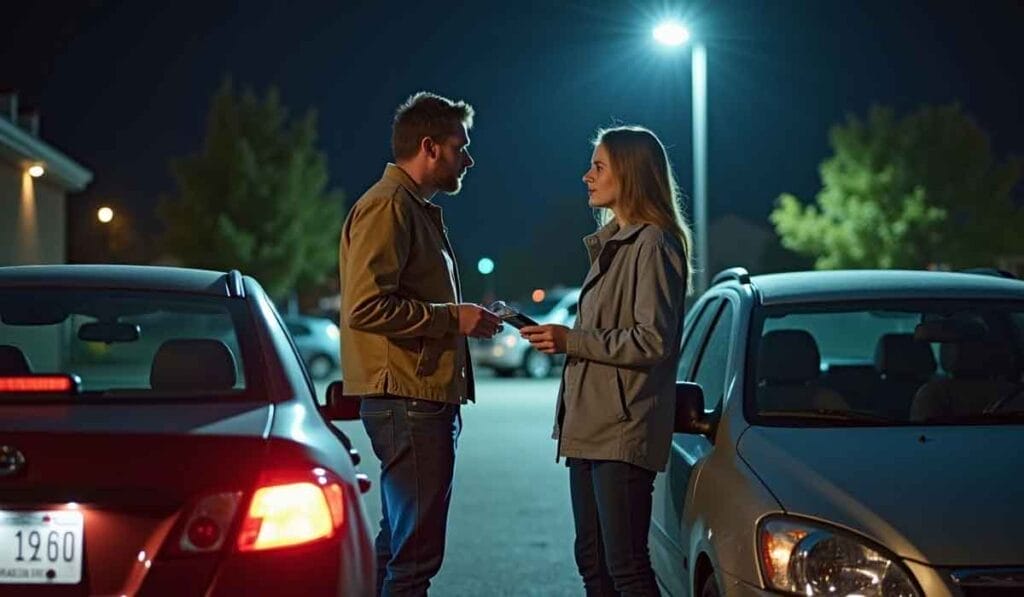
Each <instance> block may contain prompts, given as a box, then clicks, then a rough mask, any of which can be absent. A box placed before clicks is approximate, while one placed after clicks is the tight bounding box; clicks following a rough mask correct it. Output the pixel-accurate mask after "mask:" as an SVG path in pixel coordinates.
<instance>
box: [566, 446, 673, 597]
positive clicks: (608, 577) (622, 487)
mask: <svg viewBox="0 0 1024 597" xmlns="http://www.w3.org/2000/svg"><path fill="white" fill-rule="evenodd" d="M567 464H568V465H569V492H570V494H571V495H572V515H573V520H574V522H575V523H576V544H575V550H576V566H577V567H578V568H579V572H580V576H582V577H583V587H584V589H586V592H587V596H588V597H604V596H606V595H608V596H618V595H631V596H636V597H639V596H644V597H647V596H650V595H659V594H660V592H659V591H658V583H657V581H656V580H655V579H654V570H652V569H651V558H650V553H649V552H648V550H647V533H648V532H649V531H650V528H651V494H652V492H653V491H654V474H655V473H654V472H653V471H649V470H647V469H644V468H641V467H639V466H634V465H632V464H627V463H625V462H616V461H610V460H585V459H582V458H569V459H568V460H567Z"/></svg>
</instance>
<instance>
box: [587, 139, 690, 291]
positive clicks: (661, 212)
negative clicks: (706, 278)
mask: <svg viewBox="0 0 1024 597" xmlns="http://www.w3.org/2000/svg"><path fill="white" fill-rule="evenodd" d="M598 145H603V146H604V148H605V149H606V150H607V151H608V156H609V159H610V160H611V169H612V172H613V173H614V174H615V176H616V177H618V179H619V183H620V184H621V185H622V188H621V189H620V190H619V198H618V202H617V209H618V213H619V217H621V218H622V219H623V220H624V221H625V222H626V223H630V224H638V223H642V224H653V225H654V226H657V227H659V228H661V229H662V230H665V231H668V232H670V233H671V234H673V235H674V236H675V237H676V238H678V239H679V242H680V243H681V244H682V245H683V262H684V264H685V266H686V287H687V288H690V281H691V270H692V269H693V268H692V267H691V263H690V255H691V247H692V246H693V241H692V236H691V233H690V227H689V225H687V223H686V218H685V217H684V216H683V211H682V205H681V203H680V200H679V187H678V186H677V185H676V177H675V176H674V175H673V174H672V165H671V164H670V163H669V161H668V155H667V153H666V152H665V146H664V145H662V143H661V140H659V139H658V137H657V135H655V134H654V133H653V132H651V130H650V129H647V128H645V127H642V126H620V127H615V128H609V129H601V130H599V131H598V132H597V137H596V138H595V139H594V146H595V147H597V146H598ZM614 217H615V214H614V213H613V212H612V210H610V209H602V210H600V213H599V215H598V221H599V222H600V223H601V225H604V224H607V223H608V222H610V221H611V220H612V219H613V218H614Z"/></svg>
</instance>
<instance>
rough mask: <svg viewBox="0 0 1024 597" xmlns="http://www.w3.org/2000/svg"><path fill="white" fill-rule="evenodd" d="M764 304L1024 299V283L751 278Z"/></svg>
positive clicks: (963, 276)
mask: <svg viewBox="0 0 1024 597" xmlns="http://www.w3.org/2000/svg"><path fill="white" fill-rule="evenodd" d="M750 283H751V284H752V285H753V287H754V288H756V289H757V291H758V294H759V295H760V300H761V303H762V304H765V305H776V304H786V303H811V302H821V301H837V300H849V301H856V300H871V299H913V298H959V299H972V298H985V299H1011V300H1012V299H1017V300H1020V299H1024V281H1021V280H1016V279H1010V278H1004V277H1000V276H993V275H983V274H973V273H956V272H933V271H916V270H835V271H809V272H788V273H781V274H762V275H757V276H751V277H750Z"/></svg>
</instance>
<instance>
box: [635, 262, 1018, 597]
mask: <svg viewBox="0 0 1024 597" xmlns="http://www.w3.org/2000/svg"><path fill="white" fill-rule="evenodd" d="M1022 367H1024V282H1021V281H1018V280H1012V279H1006V278H1002V277H996V276H988V275H979V274H970V273H945V272H924V271H846V272H802V273H787V274H775V275H764V276H749V275H747V273H746V272H745V271H743V270H741V269H734V270H728V271H726V272H723V273H722V274H719V276H717V277H716V278H715V280H714V282H713V283H712V285H711V287H710V288H709V290H708V291H707V292H706V293H705V294H704V295H702V296H701V297H700V299H699V300H698V301H697V303H696V304H695V306H694V307H693V308H692V309H691V310H690V311H689V313H688V316H687V318H686V323H685V334H684V339H683V346H682V352H681V357H680V363H679V377H680V379H681V380H684V381H689V382H695V383H696V384H699V386H700V388H702V390H703V391H702V392H699V391H697V392H694V391H692V389H693V388H694V387H696V386H683V389H686V388H690V389H689V390H686V391H681V392H680V393H679V396H678V398H677V401H678V406H679V409H678V412H679V413H680V415H681V416H680V417H677V429H684V430H685V431H686V432H685V433H676V435H675V436H674V437H673V448H672V451H671V456H670V460H669V464H668V469H667V471H665V472H664V473H661V474H659V475H658V476H657V478H656V480H655V490H654V497H653V515H652V525H651V540H650V545H651V555H652V560H653V564H654V567H655V571H656V574H657V576H658V579H659V581H660V582H661V583H662V585H663V586H664V587H665V588H666V590H667V592H668V593H669V594H672V595H704V596H708V595H719V594H725V595H775V594H793V595H797V594H799V595H864V596H869V595H879V596H881V595H885V596H924V595H927V596H928V597H942V596H961V597H974V596H979V595H1019V594H1024V541H1022V540H1021V537H1022V536H1024V517H1022V516H1021V515H1020V508H1021V504H1022V503H1024V481H1022V479H1021V474H1020V473H1021V471H1024V428H1022V426H1024V391H1022V390H1024V385H1022V377H1021V373H1022Z"/></svg>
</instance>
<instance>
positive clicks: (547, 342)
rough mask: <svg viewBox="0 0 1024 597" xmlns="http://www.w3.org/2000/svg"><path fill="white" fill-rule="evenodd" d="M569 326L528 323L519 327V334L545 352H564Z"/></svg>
mask: <svg viewBox="0 0 1024 597" xmlns="http://www.w3.org/2000/svg"><path fill="white" fill-rule="evenodd" d="M568 333H569V328H567V327H565V326H564V325H555V324H547V325H528V326H525V327H522V328H520V329H519V335H520V336H522V337H523V338H526V339H527V340H529V341H530V345H531V346H533V347H534V348H536V349H537V350H539V351H541V352H546V353H547V354H561V353H563V352H565V339H566V336H567V335H568Z"/></svg>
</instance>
